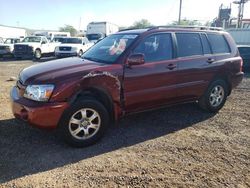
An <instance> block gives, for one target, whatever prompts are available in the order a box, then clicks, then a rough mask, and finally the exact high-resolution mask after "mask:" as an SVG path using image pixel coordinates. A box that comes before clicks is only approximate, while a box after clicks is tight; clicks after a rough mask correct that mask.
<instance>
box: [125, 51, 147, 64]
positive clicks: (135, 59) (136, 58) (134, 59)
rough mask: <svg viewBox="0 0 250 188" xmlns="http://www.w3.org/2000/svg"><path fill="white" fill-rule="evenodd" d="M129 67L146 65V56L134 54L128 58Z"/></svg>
mask: <svg viewBox="0 0 250 188" xmlns="http://www.w3.org/2000/svg"><path fill="white" fill-rule="evenodd" d="M127 62H128V65H129V66H133V65H142V64H144V63H145V56H144V54H132V55H130V56H129V58H128V61H127Z"/></svg>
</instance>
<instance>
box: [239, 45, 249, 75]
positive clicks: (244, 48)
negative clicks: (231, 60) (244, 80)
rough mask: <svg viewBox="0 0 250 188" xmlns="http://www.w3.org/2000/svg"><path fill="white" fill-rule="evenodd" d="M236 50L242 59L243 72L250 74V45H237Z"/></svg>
mask: <svg viewBox="0 0 250 188" xmlns="http://www.w3.org/2000/svg"><path fill="white" fill-rule="evenodd" d="M238 49H239V52H240V56H241V57H242V59H243V71H244V72H250V45H239V46H238Z"/></svg>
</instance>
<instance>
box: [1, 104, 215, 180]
mask: <svg viewBox="0 0 250 188" xmlns="http://www.w3.org/2000/svg"><path fill="white" fill-rule="evenodd" d="M213 116H214V114H213V113H207V112H204V111H202V110H200V109H199V108H198V107H197V105H195V104H184V105H179V106H173V107H171V108H164V109H160V110H157V111H150V112H144V113H140V114H136V115H131V116H128V117H126V118H125V119H122V120H121V121H120V122H119V123H118V125H117V126H115V125H114V126H112V127H111V128H110V129H109V130H108V131H107V132H106V134H105V136H104V138H103V139H102V140H101V141H100V142H98V143H97V144H95V145H93V146H90V147H87V148H80V149H76V148H72V147H70V146H68V145H66V144H65V143H64V142H62V140H61V139H60V138H59V136H58V134H56V132H54V131H53V132H47V131H42V130H39V129H36V128H32V127H30V126H27V125H26V124H25V123H22V122H20V121H18V120H15V119H9V120H0V153H1V155H0V183H4V182H8V181H10V180H13V179H16V178H20V177H23V176H26V175H31V174H35V173H39V172H44V171H48V170H52V169H55V168H58V167H62V166H64V165H68V164H73V163H76V162H78V161H81V160H84V159H88V158H91V157H94V156H98V155H101V154H104V153H108V152H111V151H115V150H118V149H120V148H124V147H129V146H133V145H135V144H138V143H142V142H145V141H148V140H151V139H155V138H158V137H161V136H164V135H167V134H170V133H173V132H176V131H179V130H182V129H185V128H187V127H190V126H193V125H194V124H196V123H198V122H201V121H204V120H206V119H209V118H211V117H213Z"/></svg>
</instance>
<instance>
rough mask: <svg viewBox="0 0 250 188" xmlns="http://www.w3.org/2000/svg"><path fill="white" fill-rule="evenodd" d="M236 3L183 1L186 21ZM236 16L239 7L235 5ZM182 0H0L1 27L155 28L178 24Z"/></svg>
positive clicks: (249, 8)
mask: <svg viewBox="0 0 250 188" xmlns="http://www.w3.org/2000/svg"><path fill="white" fill-rule="evenodd" d="M232 1H233V0H182V2H183V6H182V19H183V18H186V19H192V20H200V21H202V22H206V21H209V20H210V21H211V20H213V19H214V18H215V17H217V16H218V9H219V6H220V5H221V4H222V3H223V4H224V6H230V3H231V2H232ZM232 9H233V12H232V16H233V17H236V16H237V11H238V7H237V5H234V4H232ZM178 12H179V0H42V1H34V0H0V24H2V25H9V26H19V27H26V28H30V29H46V30H58V28H59V27H62V26H64V25H65V24H69V25H72V26H74V27H75V28H76V29H78V30H79V29H80V30H86V26H87V24H88V23H89V22H92V21H108V22H111V23H115V24H117V25H119V26H123V27H126V26H131V25H132V24H133V23H134V22H135V21H138V20H141V19H147V20H149V21H150V23H152V24H153V25H166V24H169V23H171V22H172V21H175V20H178ZM244 13H245V14H244V18H250V1H249V2H248V3H246V4H245V11H244Z"/></svg>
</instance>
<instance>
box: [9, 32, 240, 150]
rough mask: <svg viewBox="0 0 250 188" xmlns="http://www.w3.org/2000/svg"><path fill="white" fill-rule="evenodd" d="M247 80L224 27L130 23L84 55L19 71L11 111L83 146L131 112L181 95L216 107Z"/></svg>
mask: <svg viewBox="0 0 250 188" xmlns="http://www.w3.org/2000/svg"><path fill="white" fill-rule="evenodd" d="M242 79H243V72H242V59H241V58H240V56H239V52H238V50H237V47H236V45H235V42H234V41H233V39H232V38H231V36H230V35H229V34H228V33H226V32H224V31H219V30H216V29H212V28H202V27H201V28H164V27H154V28H150V29H140V30H126V31H121V32H118V33H116V34H113V35H111V36H108V37H106V38H104V39H103V40H101V41H100V42H98V43H97V44H95V45H94V46H93V47H92V48H91V49H89V50H88V51H87V52H85V53H84V54H83V56H82V57H81V58H78V57H75V58H66V59H61V60H55V61H50V62H46V63H41V64H38V65H34V66H31V67H28V68H26V69H24V70H23V71H21V73H20V75H19V79H18V81H17V84H16V86H15V87H13V89H12V91H11V98H12V101H13V102H12V110H13V113H14V115H15V117H16V118H19V119H22V120H24V121H27V122H28V123H29V124H31V125H33V126H36V127H39V128H46V129H55V128H58V129H59V130H60V133H61V134H62V136H63V137H64V138H65V140H66V141H67V142H68V143H70V144H71V145H73V146H76V147H83V146H88V145H91V144H93V143H95V142H96V141H98V140H99V139H100V138H101V136H102V135H103V133H104V132H105V130H106V129H107V127H108V125H109V124H111V123H113V122H115V121H117V120H118V119H119V118H121V117H123V116H126V115H128V114H132V113H136V112H140V111H145V110H151V109H156V108H159V107H162V106H167V105H173V104H177V103H184V102H185V103H186V102H198V103H199V105H200V106H201V108H203V109H205V110H207V111H209V112H217V111H219V110H220V109H221V108H222V107H223V105H224V103H225V102H226V99H227V97H228V96H229V95H230V93H231V91H232V89H233V88H234V87H236V86H237V85H238V84H239V83H240V82H241V81H242Z"/></svg>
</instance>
